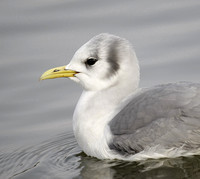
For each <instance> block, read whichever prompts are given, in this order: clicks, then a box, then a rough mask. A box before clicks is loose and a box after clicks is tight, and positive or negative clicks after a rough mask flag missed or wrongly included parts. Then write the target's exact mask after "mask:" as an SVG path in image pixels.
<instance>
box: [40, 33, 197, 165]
mask: <svg viewBox="0 0 200 179" xmlns="http://www.w3.org/2000/svg"><path fill="white" fill-rule="evenodd" d="M61 77H67V78H69V79H71V80H73V81H75V82H77V83H79V84H80V85H82V86H83V92H82V95H81V97H80V99H79V101H78V103H77V106H76V108H75V111H74V115H73V131H74V135H75V138H76V140H77V142H78V144H79V146H80V147H81V148H82V150H83V151H84V152H85V153H86V154H87V155H88V156H92V157H96V158H98V159H119V160H127V161H137V160H145V159H148V158H154V159H158V158H166V157H167V158H174V157H179V156H189V155H199V154H200V84H198V83H192V82H178V83H169V84H161V85H157V86H154V87H150V88H140V87H139V81H140V70H139V63H138V59H137V57H136V54H135V51H134V50H133V47H132V45H131V43H130V42H129V41H128V40H126V39H124V38H121V37H118V36H115V35H112V34H108V33H102V34H99V35H97V36H95V37H93V38H92V39H90V40H89V41H88V42H87V43H85V44H84V45H83V46H81V47H80V48H79V49H78V50H77V51H76V52H75V54H74V56H73V58H72V60H71V61H70V63H69V64H68V65H66V66H61V67H56V68H53V69H50V70H47V71H46V72H45V73H43V75H42V76H41V77H40V80H45V79H53V78H61Z"/></svg>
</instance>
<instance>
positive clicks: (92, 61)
mask: <svg viewBox="0 0 200 179" xmlns="http://www.w3.org/2000/svg"><path fill="white" fill-rule="evenodd" d="M97 61H98V60H97V59H96V58H92V57H91V58H88V59H87V61H86V62H85V63H86V65H89V66H92V65H94V64H95V63H96V62H97Z"/></svg>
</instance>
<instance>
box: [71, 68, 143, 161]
mask: <svg viewBox="0 0 200 179" xmlns="http://www.w3.org/2000/svg"><path fill="white" fill-rule="evenodd" d="M126 70H127V69H126ZM131 70H132V72H129V73H126V75H121V79H120V83H118V84H116V85H115V86H112V87H110V88H107V89H104V90H100V91H83V93H82V95H81V97H80V99H79V102H78V104H77V106H76V109H75V112H74V118H73V129H74V134H75V137H76V139H77V141H78V144H79V145H80V147H81V148H82V149H83V150H84V152H85V153H86V154H88V155H90V156H95V157H97V158H102V159H103V158H108V157H109V158H111V156H110V152H109V147H108V145H107V143H108V141H109V140H110V139H111V137H112V134H111V132H110V129H109V126H108V125H107V124H108V122H109V121H110V120H111V119H112V118H113V117H114V116H115V115H116V113H118V112H119V111H120V110H121V109H122V107H124V105H125V104H126V98H127V97H128V96H130V95H131V94H133V93H134V92H136V90H137V88H138V83H139V69H137V70H134V69H133V68H132V69H131ZM136 72H138V73H136ZM123 101H124V102H123Z"/></svg>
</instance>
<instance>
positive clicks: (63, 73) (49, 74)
mask: <svg viewBox="0 0 200 179" xmlns="http://www.w3.org/2000/svg"><path fill="white" fill-rule="evenodd" d="M65 67H66V66H61V67H56V68H52V69H50V70H47V71H45V72H44V73H43V74H42V76H41V77H40V80H46V79H53V78H63V77H74V75H75V74H77V73H78V72H76V71H73V70H66V69H65Z"/></svg>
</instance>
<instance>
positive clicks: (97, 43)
mask: <svg viewBox="0 0 200 179" xmlns="http://www.w3.org/2000/svg"><path fill="white" fill-rule="evenodd" d="M61 68H62V69H61ZM68 71H69V73H68V74H67V72H68ZM58 77H69V78H70V79H71V80H73V81H76V82H78V83H80V84H81V85H82V86H83V87H84V89H85V90H86V91H100V90H104V89H107V88H110V87H112V86H117V85H120V84H124V85H126V86H128V87H129V88H133V89H136V88H137V87H138V84H139V65H138V60H137V57H136V55H135V52H134V50H133V48H132V45H131V44H130V43H129V42H128V41H127V40H126V39H123V38H120V37H118V36H114V35H111V34H107V33H103V34H99V35H97V36H95V37H93V38H92V39H91V40H89V41H88V42H87V43H85V44H84V45H83V46H82V47H80V49H78V50H77V51H76V53H75V54H74V56H73V58H72V60H71V62H70V63H69V64H68V65H67V66H65V67H64V68H63V67H58V68H54V69H51V70H48V71H47V72H45V73H44V74H43V75H42V77H41V79H49V78H58Z"/></svg>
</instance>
